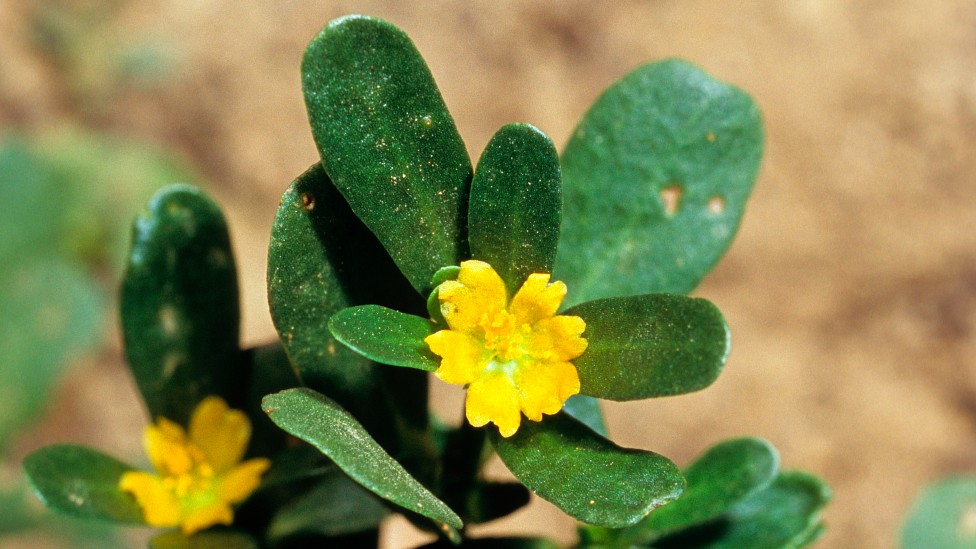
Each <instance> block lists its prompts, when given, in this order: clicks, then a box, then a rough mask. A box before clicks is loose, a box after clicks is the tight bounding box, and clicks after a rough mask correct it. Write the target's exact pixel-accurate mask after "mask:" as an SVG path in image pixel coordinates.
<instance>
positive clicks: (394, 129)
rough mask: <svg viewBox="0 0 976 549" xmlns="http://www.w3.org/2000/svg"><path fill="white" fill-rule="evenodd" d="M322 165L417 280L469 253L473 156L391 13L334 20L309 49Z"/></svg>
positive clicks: (305, 69) (419, 285)
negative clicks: (382, 17)
mask: <svg viewBox="0 0 976 549" xmlns="http://www.w3.org/2000/svg"><path fill="white" fill-rule="evenodd" d="M302 87H303V89H304V92H305V104H306V107H307V108H308V114H309V120H310V122H311V124H312V135H313V136H314V138H315V142H316V144H317V145H318V149H319V154H320V155H321V158H322V166H323V167H324V168H325V171H326V173H328V174H329V176H330V177H331V178H332V180H333V181H335V185H336V187H337V188H338V189H339V190H340V191H342V194H343V195H344V196H345V197H346V199H347V200H348V201H349V204H350V205H351V206H352V209H353V211H355V212H356V215H358V216H359V218H360V219H362V220H363V222H365V223H366V225H367V226H369V228H370V229H371V230H372V231H373V232H374V233H375V234H376V235H377V237H379V240H380V242H382V243H383V245H384V246H385V247H386V249H387V250H388V251H389V252H390V255H391V256H392V257H393V259H394V261H396V264H397V265H399V267H400V270H401V271H402V272H403V274H405V275H406V277H407V278H408V279H409V280H410V282H411V283H412V284H413V286H414V288H416V289H417V291H418V292H419V293H420V294H421V295H424V296H426V295H427V294H428V293H429V292H430V290H431V287H430V278H431V275H433V274H434V272H435V271H437V269H439V268H441V267H443V266H445V265H457V264H458V263H459V262H460V260H461V258H463V257H465V256H466V255H467V249H466V235H465V229H466V223H467V221H466V219H465V216H466V213H467V212H466V210H467V199H468V190H469V187H470V184H471V162H470V160H469V159H468V154H467V151H466V150H465V147H464V143H463V142H462V141H461V137H460V135H458V132H457V129H456V128H455V126H454V121H453V120H452V119H451V115H450V114H449V113H448V111H447V107H446V106H445V105H444V101H443V99H442V98H441V95H440V92H439V91H438V90H437V85H436V84H435V83H434V79H433V77H432V76H431V74H430V70H429V69H428V68H427V64H426V63H425V62H424V59H423V57H421V55H420V53H419V52H418V51H417V49H416V48H415V47H414V45H413V43H412V42H411V41H410V39H409V38H408V37H407V35H406V34H404V33H403V31H401V30H400V29H398V28H396V27H394V26H393V25H391V24H390V23H387V22H386V21H382V20H379V19H374V18H371V17H364V16H359V15H353V16H348V17H343V18H340V19H336V20H335V21H332V22H331V23H329V25H328V26H327V27H326V28H325V29H323V30H322V32H321V33H319V35H318V36H316V37H315V39H313V40H312V42H311V43H310V44H309V45H308V48H307V49H306V50H305V57H304V59H303V61H302Z"/></svg>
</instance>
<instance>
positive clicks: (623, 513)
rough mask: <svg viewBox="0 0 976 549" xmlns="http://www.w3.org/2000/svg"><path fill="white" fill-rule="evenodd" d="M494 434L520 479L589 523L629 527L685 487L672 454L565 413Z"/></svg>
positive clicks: (495, 441) (498, 446)
mask: <svg viewBox="0 0 976 549" xmlns="http://www.w3.org/2000/svg"><path fill="white" fill-rule="evenodd" d="M491 432H492V435H491V436H492V440H493V442H494V443H495V449H496V450H497V451H498V456H499V457H501V459H502V461H503V462H504V463H505V465H507V466H508V468H509V470H510V471H512V474H514V475H515V478H517V479H518V480H519V481H520V482H522V484H524V485H525V486H526V488H528V489H529V490H531V491H533V492H534V493H535V494H537V495H538V496H539V497H541V498H542V499H545V500H547V501H549V502H551V503H553V504H554V505H556V507H559V508H560V509H562V510H563V511H564V512H565V513H566V514H568V515H570V516H572V517H575V518H577V519H579V520H580V521H582V522H585V523H587V524H594V525H598V526H611V527H616V528H619V527H623V526H629V525H631V524H634V523H635V522H637V521H639V520H640V519H642V518H644V516H646V515H647V514H648V513H649V512H651V510H652V509H654V508H655V507H658V506H660V505H663V504H665V503H667V502H669V501H671V500H673V499H674V498H676V497H678V495H680V494H681V490H682V489H683V488H684V485H685V480H684V478H682V476H681V474H680V473H679V472H678V468H677V467H676V466H675V465H674V463H672V462H671V461H670V460H669V459H667V458H666V457H664V456H661V455H658V454H655V453H653V452H648V451H645V450H634V449H629V448H621V447H620V446H617V445H616V444H614V443H612V442H610V441H609V440H607V439H605V438H603V437H602V436H600V435H598V434H597V433H595V432H594V431H593V430H591V429H590V428H589V427H587V426H585V425H583V424H582V423H580V422H579V421H577V420H575V419H573V418H572V417H570V416H569V415H567V414H565V413H563V412H560V413H559V414H556V415H554V416H549V417H546V418H545V419H543V420H542V421H540V422H535V421H526V422H523V423H522V426H521V427H519V430H518V432H516V433H515V434H514V435H512V436H511V437H510V438H502V437H501V436H499V435H498V434H497V433H496V432H495V431H494V430H492V431H491Z"/></svg>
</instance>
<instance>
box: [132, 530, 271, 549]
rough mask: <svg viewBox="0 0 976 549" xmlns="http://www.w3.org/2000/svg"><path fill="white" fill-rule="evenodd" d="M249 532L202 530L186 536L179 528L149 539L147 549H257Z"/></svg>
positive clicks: (256, 544)
mask: <svg viewBox="0 0 976 549" xmlns="http://www.w3.org/2000/svg"><path fill="white" fill-rule="evenodd" d="M259 547H260V545H259V544H258V542H257V540H255V539H254V538H253V537H251V536H250V534H247V533H244V532H241V531H238V530H223V529H221V530H204V531H203V532H197V533H196V534H193V535H192V536H187V535H185V534H183V532H180V531H179V530H173V531H170V532H165V533H163V534H159V535H158V536H156V537H154V538H152V539H151V540H149V549H258V548H259Z"/></svg>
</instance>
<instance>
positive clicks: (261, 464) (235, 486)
mask: <svg viewBox="0 0 976 549" xmlns="http://www.w3.org/2000/svg"><path fill="white" fill-rule="evenodd" d="M268 467H271V460H269V459H265V458H254V459H249V460H247V461H245V462H244V463H241V464H240V465H238V466H237V467H234V468H233V469H231V470H230V471H228V472H227V473H225V474H224V475H223V476H222V477H221V478H220V481H219V482H220V485H219V487H218V494H219V497H220V499H221V500H222V501H225V502H227V503H229V504H231V505H233V504H235V503H240V502H242V501H244V500H245V499H247V498H248V496H250V495H251V494H252V493H253V492H254V491H255V490H257V488H258V485H259V484H261V475H263V474H264V472H265V471H267V470H268Z"/></svg>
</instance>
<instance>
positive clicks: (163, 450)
mask: <svg viewBox="0 0 976 549" xmlns="http://www.w3.org/2000/svg"><path fill="white" fill-rule="evenodd" d="M250 438H251V423H250V421H248V419H247V416H245V415H244V413H243V412H241V411H239V410H232V409H230V408H228V407H227V404H226V403H225V402H224V401H223V400H222V399H220V398H219V397H207V398H206V399H204V400H203V401H202V402H201V403H200V404H199V405H198V406H197V407H196V409H195V410H194V411H193V415H192V417H191V419H190V428H189V434H187V432H186V431H185V430H184V429H183V427H181V426H180V425H178V424H176V423H174V422H172V421H170V420H168V419H166V418H160V419H159V420H158V421H157V422H156V424H155V425H150V426H149V427H147V428H146V432H145V439H144V442H145V446H146V453H147V454H148V455H149V460H150V461H151V462H152V464H153V467H154V468H155V469H156V471H157V473H158V474H152V473H148V472H144V471H130V472H127V473H125V474H123V475H122V478H120V479H119V489H121V490H123V491H125V492H128V493H130V494H132V496H133V497H135V499H136V502H138V504H139V507H140V508H142V512H143V518H145V520H146V523H148V524H150V525H153V526H179V527H180V528H181V529H182V530H183V533H185V534H187V535H189V534H192V533H194V532H197V531H199V530H203V529H204V528H208V527H210V526H213V525H215V524H230V523H231V522H233V520H234V511H233V509H232V508H231V506H232V505H234V504H236V503H240V502H242V501H244V500H245V499H247V497H248V496H250V495H251V493H252V492H254V490H255V489H257V487H258V484H259V483H260V482H261V475H262V474H264V472H265V471H266V470H267V469H268V467H269V466H270V465H271V462H270V461H269V460H267V459H264V458H255V459H250V460H247V461H245V462H243V463H242V462H241V460H242V459H243V457H244V452H245V451H246V450H247V443H248V441H249V440H250Z"/></svg>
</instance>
